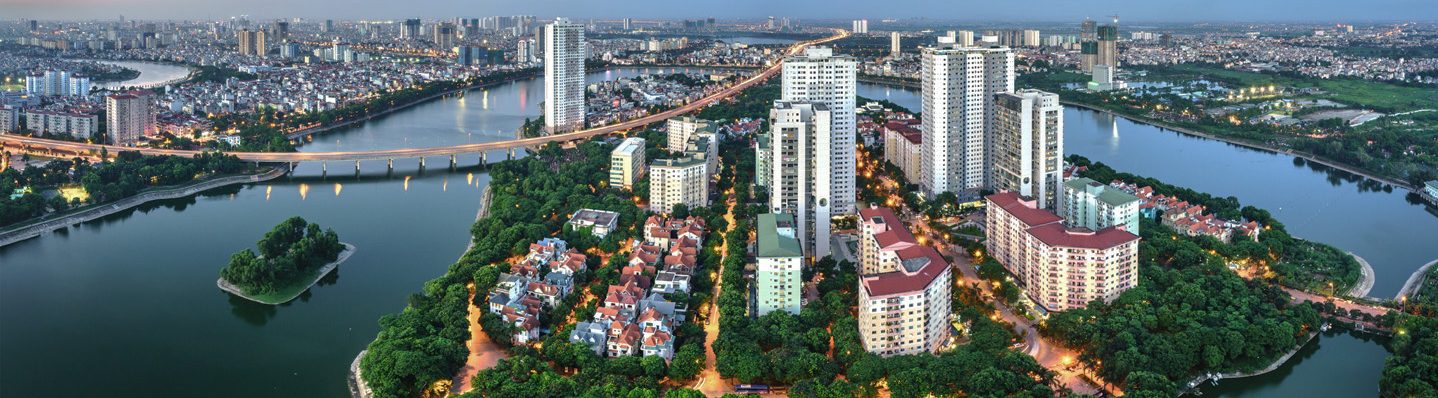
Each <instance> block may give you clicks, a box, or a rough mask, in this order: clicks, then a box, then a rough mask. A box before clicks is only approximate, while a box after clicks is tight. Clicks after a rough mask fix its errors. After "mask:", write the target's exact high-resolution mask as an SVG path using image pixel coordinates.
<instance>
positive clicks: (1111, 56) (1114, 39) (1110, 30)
mask: <svg viewBox="0 0 1438 398" xmlns="http://www.w3.org/2000/svg"><path fill="white" fill-rule="evenodd" d="M1094 65H1108V66H1110V67H1113V68H1114V69H1117V68H1118V23H1117V22H1115V23H1114V24H1113V25H1102V26H1099V27H1098V54H1097V58H1096V59H1095V60H1094Z"/></svg>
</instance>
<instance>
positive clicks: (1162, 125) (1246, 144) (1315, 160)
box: [1059, 99, 1413, 191]
mask: <svg viewBox="0 0 1438 398" xmlns="http://www.w3.org/2000/svg"><path fill="white" fill-rule="evenodd" d="M1059 103H1061V104H1064V105H1066V106H1075V107H1079V108H1084V109H1088V110H1091V111H1095V112H1101V113H1106V114H1109V115H1113V116H1118V117H1123V118H1127V119H1130V120H1133V121H1134V122H1137V123H1144V124H1149V125H1153V126H1154V127H1159V128H1162V129H1167V130H1173V131H1175V132H1178V133H1180V134H1186V135H1191V136H1194V137H1200V138H1207V139H1210V140H1215V141H1222V142H1226V143H1229V144H1233V145H1238V146H1241V147H1245V148H1250V149H1258V150H1263V151H1269V152H1275V153H1281V154H1285V155H1289V156H1293V157H1296V158H1299V159H1303V160H1306V161H1309V162H1313V163H1318V164H1321V165H1324V166H1328V167H1331V168H1334V169H1338V170H1343V171H1345V172H1348V173H1350V174H1354V175H1358V176H1362V177H1365V178H1368V179H1371V180H1374V181H1378V182H1382V183H1385V184H1389V185H1393V186H1397V187H1400V188H1403V189H1407V190H1410V191H1411V190H1413V186H1412V185H1409V184H1408V183H1407V182H1403V181H1398V180H1395V179H1392V178H1389V177H1380V176H1378V175H1375V174H1372V173H1370V172H1367V171H1363V170H1359V169H1358V168H1355V167H1352V166H1348V165H1344V164H1342V163H1338V162H1335V161H1331V160H1326V159H1323V158H1321V157H1318V156H1316V155H1313V154H1310V153H1307V152H1302V151H1295V150H1292V149H1284V148H1278V147H1274V146H1271V145H1268V144H1261V143H1256V142H1251V141H1246V140H1240V139H1236V138H1230V137H1224V136H1220V135H1214V134H1209V133H1205V132H1201V131H1198V130H1194V129H1190V128H1186V127H1178V126H1175V125H1173V124H1170V123H1168V122H1164V121H1161V120H1154V119H1152V118H1149V117H1146V116H1139V115H1128V114H1122V113H1118V112H1114V111H1111V110H1108V109H1104V108H1101V107H1097V106H1093V105H1089V104H1085V103H1082V102H1075V101H1071V100H1066V99H1060V100H1059Z"/></svg>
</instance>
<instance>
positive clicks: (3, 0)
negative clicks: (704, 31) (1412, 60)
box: [0, 0, 1438, 22]
mask: <svg viewBox="0 0 1438 398" xmlns="http://www.w3.org/2000/svg"><path fill="white" fill-rule="evenodd" d="M515 14H527V15H536V16H539V17H554V16H565V17H571V18H620V17H631V18H665V19H672V18H700V17H714V18H721V19H735V18H761V17H766V16H771V15H772V16H780V17H783V16H787V17H791V18H799V19H854V18H868V19H871V20H877V19H884V18H912V17H926V18H931V19H939V20H959V21H1043V22H1050V21H1069V20H1075V19H1082V18H1084V17H1095V18H1098V17H1101V16H1105V15H1111V14H1119V15H1120V16H1122V17H1123V20H1125V21H1135V22H1229V21H1233V22H1262V21H1312V22H1363V21H1418V22H1434V21H1438V0H1358V1H1354V0H1020V1H1015V0H986V1H974V0H699V1H693V0H689V1H686V0H0V18H4V19H12V18H25V19H43V20H84V19H115V18H117V17H118V16H119V15H124V16H125V17H126V18H129V19H220V18H227V17H232V16H238V15H249V16H251V17H252V18H291V17H301V18H311V19H322V18H329V19H398V18H448V17H482V16H489V15H515Z"/></svg>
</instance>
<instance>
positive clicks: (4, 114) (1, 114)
mask: <svg viewBox="0 0 1438 398" xmlns="http://www.w3.org/2000/svg"><path fill="white" fill-rule="evenodd" d="M16 131H20V109H17V108H11V107H9V106H3V105H0V133H13V132H16Z"/></svg>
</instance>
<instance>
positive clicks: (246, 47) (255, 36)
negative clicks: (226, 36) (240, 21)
mask: <svg viewBox="0 0 1438 398" xmlns="http://www.w3.org/2000/svg"><path fill="white" fill-rule="evenodd" d="M236 36H237V38H238V39H239V42H240V54H244V55H254V56H258V57H264V56H265V55H266V54H268V53H269V46H268V43H266V37H265V31H264V30H249V29H243V30H240V31H239V32H237V33H236Z"/></svg>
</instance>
